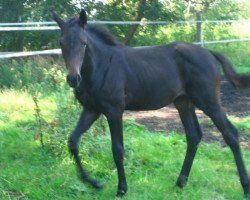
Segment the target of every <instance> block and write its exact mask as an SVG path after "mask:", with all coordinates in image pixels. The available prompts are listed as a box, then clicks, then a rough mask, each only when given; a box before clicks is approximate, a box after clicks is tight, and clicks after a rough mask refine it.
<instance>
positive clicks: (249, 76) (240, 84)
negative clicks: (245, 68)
mask: <svg viewBox="0 0 250 200" xmlns="http://www.w3.org/2000/svg"><path fill="white" fill-rule="evenodd" d="M210 52H211V53H212V54H213V56H214V57H215V58H216V60H217V61H219V63H220V64H221V66H222V69H223V72H224V75H225V77H226V79H227V80H228V81H229V82H230V83H231V84H232V85H233V86H234V87H236V88H247V87H250V73H243V74H238V73H237V72H236V71H235V70H234V68H233V65H232V63H231V62H230V61H229V60H228V59H227V58H226V57H225V56H224V55H223V54H222V53H218V52H214V51H210Z"/></svg>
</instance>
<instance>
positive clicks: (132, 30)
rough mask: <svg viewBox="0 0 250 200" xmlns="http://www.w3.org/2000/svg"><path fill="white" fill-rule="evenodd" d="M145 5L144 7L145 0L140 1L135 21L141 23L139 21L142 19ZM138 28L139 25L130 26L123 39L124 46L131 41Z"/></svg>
mask: <svg viewBox="0 0 250 200" xmlns="http://www.w3.org/2000/svg"><path fill="white" fill-rule="evenodd" d="M145 5H146V0H140V2H139V6H138V11H137V15H136V18H135V21H141V19H142V18H143V16H144V8H145ZM138 26H139V24H133V25H131V26H130V28H129V30H128V32H127V34H126V35H125V39H124V43H125V44H128V43H129V42H130V41H131V39H132V38H133V36H134V34H135V32H136V30H137V28H138Z"/></svg>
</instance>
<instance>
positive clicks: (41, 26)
mask: <svg viewBox="0 0 250 200" xmlns="http://www.w3.org/2000/svg"><path fill="white" fill-rule="evenodd" d="M88 23H90V24H106V25H108V24H109V25H133V24H139V25H168V24H197V23H213V24H219V23H247V24H248V23H249V27H250V20H204V21H203V20H192V21H175V22H170V21H89V22H88ZM55 25H56V23H55V22H26V23H0V32H4V31H6V32H8V31H45V30H58V29H59V27H58V26H55ZM245 41H250V38H241V39H229V40H218V41H201V42H193V43H194V44H200V45H204V44H221V43H230V42H245ZM55 54H61V50H60V49H51V50H44V51H29V52H0V59H3V58H12V57H24V56H33V55H55Z"/></svg>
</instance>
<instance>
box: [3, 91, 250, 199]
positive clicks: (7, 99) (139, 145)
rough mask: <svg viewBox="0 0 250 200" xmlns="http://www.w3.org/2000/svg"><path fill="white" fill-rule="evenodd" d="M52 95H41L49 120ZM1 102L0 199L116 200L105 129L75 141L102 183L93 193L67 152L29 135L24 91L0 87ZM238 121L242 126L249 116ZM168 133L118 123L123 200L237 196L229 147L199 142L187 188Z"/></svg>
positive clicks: (31, 122) (180, 140) (181, 145)
mask: <svg viewBox="0 0 250 200" xmlns="http://www.w3.org/2000/svg"><path fill="white" fill-rule="evenodd" d="M53 98H54V97H53ZM53 98H51V97H49V98H41V99H39V103H40V104H39V105H40V107H41V110H42V112H43V113H47V114H46V115H47V116H50V117H48V118H53V117H54V115H55V113H54V112H55V110H56V109H57V108H56V105H55V103H54V102H53ZM0 101H1V103H0V104H1V105H0V119H1V121H0V171H1V173H0V199H3V200H5V199H21V198H23V199H35V200H39V199H41V200H44V199H53V200H54V199H56V200H57V199H58V200H61V199H65V200H68V199H80V200H92V199H98V200H109V199H118V198H115V193H116V184H117V172H116V168H115V165H114V162H113V157H112V151H111V142H110V136H109V134H107V133H105V134H104V133H102V134H100V135H96V133H95V132H93V131H92V130H89V131H88V133H87V134H86V136H84V137H83V139H82V142H81V144H80V152H81V155H82V161H83V163H84V165H85V166H86V167H87V169H88V170H89V172H90V173H91V175H92V176H94V177H96V178H97V179H99V180H101V181H102V182H103V183H105V187H104V189H103V190H101V191H96V190H95V189H92V188H91V187H89V186H88V185H87V184H84V183H81V182H80V181H79V180H78V178H77V173H76V170H75V166H74V162H73V161H72V159H71V158H70V156H69V154H68V153H66V154H62V155H61V156H56V154H54V151H51V147H50V143H45V144H46V145H45V148H42V147H41V144H40V143H39V141H34V139H33V135H34V130H36V127H35V126H37V124H36V122H35V116H34V104H33V100H32V97H31V96H30V95H29V94H28V93H26V92H16V91H2V92H1V95H0ZM13 111H15V114H12V112H13ZM6 113H7V114H6ZM4 115H5V117H2V116H4ZM14 116H18V117H14ZM70 117H71V116H69V118H70ZM11 118H13V119H11ZM236 119H237V118H236ZM237 120H239V121H240V120H243V121H242V124H245V125H246V126H248V123H249V121H248V120H249V119H248V118H246V119H240V118H239V119H237ZM244 120H246V121H244ZM24 122H25V123H24ZM20 124H22V126H20ZM60 126H61V127H60V129H59V130H61V129H62V130H63V129H66V130H68V129H69V128H68V127H66V126H68V124H64V125H60ZM95 126H98V124H96V125H95ZM93 129H95V127H93ZM107 132H108V131H107ZM168 135H169V136H167V137H166V136H165V135H163V134H160V133H152V132H149V131H148V130H147V129H146V128H145V127H143V126H142V125H139V124H137V123H136V122H135V121H133V120H127V121H125V122H124V140H125V160H124V164H125V170H126V174H127V180H128V186H129V190H128V194H127V195H126V196H125V197H124V199H125V200H135V199H136V200H169V199H170V200H171V199H173V200H175V199H176V200H177V199H183V200H186V199H192V200H200V199H232V200H234V199H243V192H242V188H241V186H240V183H239V178H238V175H237V171H236V167H235V164H234V161H233V156H232V153H231V152H230V150H229V149H228V148H222V147H220V146H218V145H216V144H206V143H204V142H203V143H202V144H201V145H200V148H199V150H198V153H197V156H196V159H195V162H194V165H193V168H192V171H191V174H190V179H189V182H188V184H187V186H186V187H185V188H184V189H179V188H177V187H175V181H176V179H177V177H178V174H179V171H180V169H181V165H182V162H183V159H184V155H185V151H186V141H185V137H184V136H183V135H180V134H178V133H175V132H173V133H171V134H168ZM61 137H62V138H64V139H63V140H62V143H61V144H60V145H61V146H62V147H63V148H65V149H66V148H67V146H66V145H67V142H66V139H67V135H66V134H65V135H62V136H61ZM55 150H56V149H55ZM243 155H244V158H245V161H246V165H247V169H248V171H250V160H249V159H248V158H249V157H250V150H249V149H244V150H243Z"/></svg>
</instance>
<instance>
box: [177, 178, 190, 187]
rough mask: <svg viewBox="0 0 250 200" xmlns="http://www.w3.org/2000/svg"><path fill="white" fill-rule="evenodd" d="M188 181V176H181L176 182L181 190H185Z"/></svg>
mask: <svg viewBox="0 0 250 200" xmlns="http://www.w3.org/2000/svg"><path fill="white" fill-rule="evenodd" d="M187 180H188V178H187V177H186V176H179V178H178V180H177V182H176V185H177V186H178V187H179V188H183V187H185V185H186V184H187Z"/></svg>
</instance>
